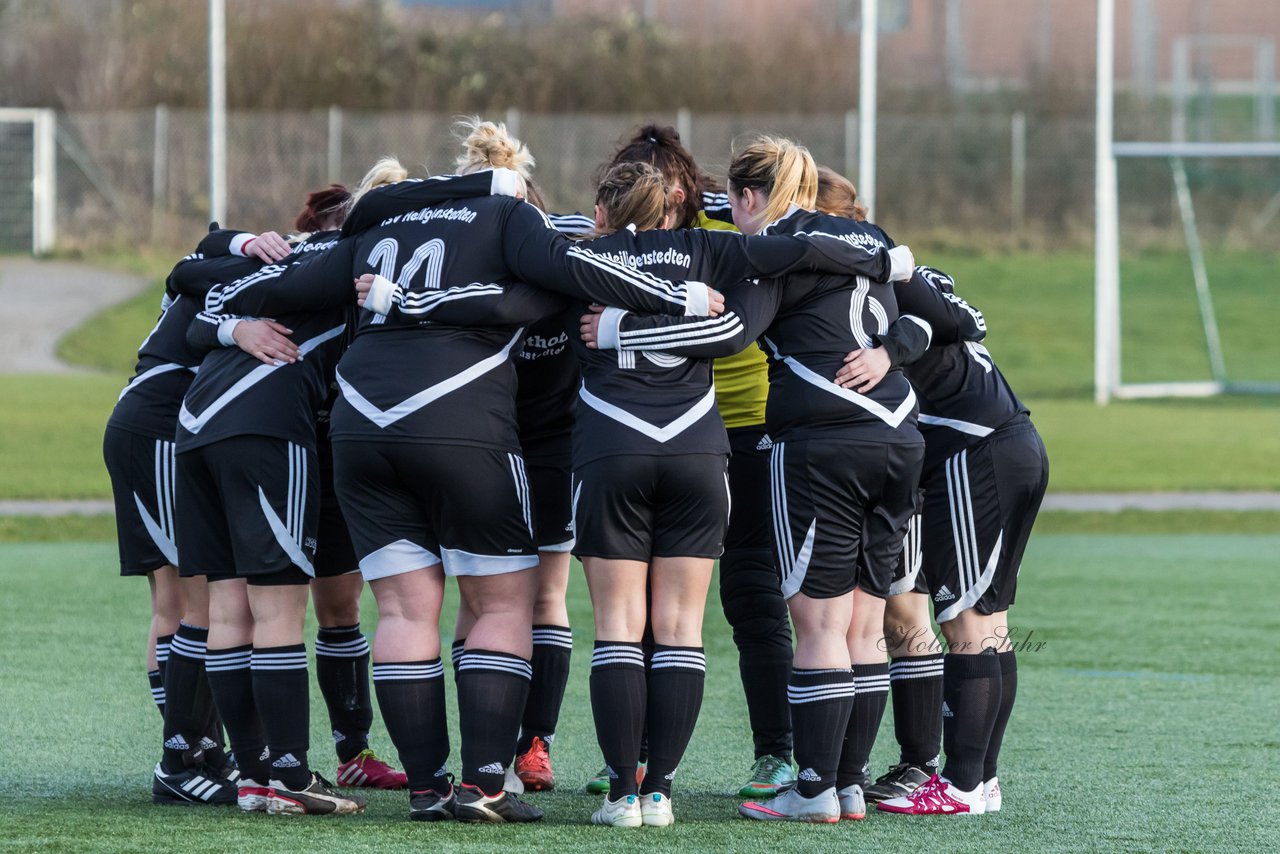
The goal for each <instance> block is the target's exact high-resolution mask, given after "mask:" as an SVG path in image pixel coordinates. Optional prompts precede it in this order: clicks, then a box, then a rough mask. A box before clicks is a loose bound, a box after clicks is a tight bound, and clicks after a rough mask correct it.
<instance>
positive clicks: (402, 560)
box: [360, 540, 440, 581]
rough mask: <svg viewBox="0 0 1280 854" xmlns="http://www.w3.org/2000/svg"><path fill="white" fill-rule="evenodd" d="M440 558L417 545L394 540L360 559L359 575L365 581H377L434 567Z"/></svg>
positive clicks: (406, 541)
mask: <svg viewBox="0 0 1280 854" xmlns="http://www.w3.org/2000/svg"><path fill="white" fill-rule="evenodd" d="M438 563H440V556H439V555H437V554H435V553H433V552H429V551H427V550H426V549H424V548H423V547H422V546H420V545H418V544H417V543H411V542H409V541H408V540H396V541H395V542H394V543H389V544H387V545H385V546H383V547H382V548H380V549H378V550H377V551H376V552H373V553H372V554H368V555H366V556H364V557H362V558H361V559H360V574H361V575H363V576H364V580H365V581H377V580H378V579H379V578H390V577H391V576H393V575H404V574H405V573H406V572H412V571H413V570H415V569H422V568H424V567H428V566H435V565H436V564H438Z"/></svg>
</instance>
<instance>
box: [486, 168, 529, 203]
mask: <svg viewBox="0 0 1280 854" xmlns="http://www.w3.org/2000/svg"><path fill="white" fill-rule="evenodd" d="M521 183H522V182H521V180H520V173H519V172H517V171H515V170H514V169H507V168H506V167H504V166H499V167H498V168H496V169H494V170H493V183H492V184H490V185H489V194H490V195H493V196H518V195H520V190H521V189H522V187H521V186H520V185H521Z"/></svg>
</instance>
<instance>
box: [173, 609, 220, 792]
mask: <svg viewBox="0 0 1280 854" xmlns="http://www.w3.org/2000/svg"><path fill="white" fill-rule="evenodd" d="M208 640H209V630H208V629H204V628H196V627H195V626H188V625H187V624H186V623H182V624H181V625H179V626H178V631H177V634H175V635H174V636H173V641H172V643H171V644H170V648H169V660H168V661H167V662H166V663H165V673H164V684H165V707H164V757H163V758H162V759H161V760H160V764H161V767H162V768H163V769H164V771H165V773H166V774H174V773H177V772H179V771H182V770H183V769H184V768H186V766H187V757H193V756H194V753H195V751H197V750H200V737H201V736H202V735H204V731H205V726H206V725H207V724H208V722H209V718H210V716H211V715H212V714H213V697H212V695H211V694H210V693H209V682H208V680H207V679H205V675H204V658H205V653H206V646H207V644H208ZM184 754H185V756H184Z"/></svg>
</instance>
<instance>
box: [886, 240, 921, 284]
mask: <svg viewBox="0 0 1280 854" xmlns="http://www.w3.org/2000/svg"><path fill="white" fill-rule="evenodd" d="M915 269H916V257H915V256H914V255H912V254H911V247H910V246H905V245H904V246H895V247H893V248H892V249H890V250H889V281H891V282H905V281H907V280H908V279H910V278H911V274H912V273H914V272H915Z"/></svg>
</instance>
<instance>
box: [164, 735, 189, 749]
mask: <svg viewBox="0 0 1280 854" xmlns="http://www.w3.org/2000/svg"><path fill="white" fill-rule="evenodd" d="M164 746H165V747H167V748H169V749H170V750H189V749H190V748H191V745H189V744H187V740H186V739H185V738H183V737H182V735H181V734H178V735H171V736H169V737H168V738H167V739H165V742H164Z"/></svg>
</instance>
